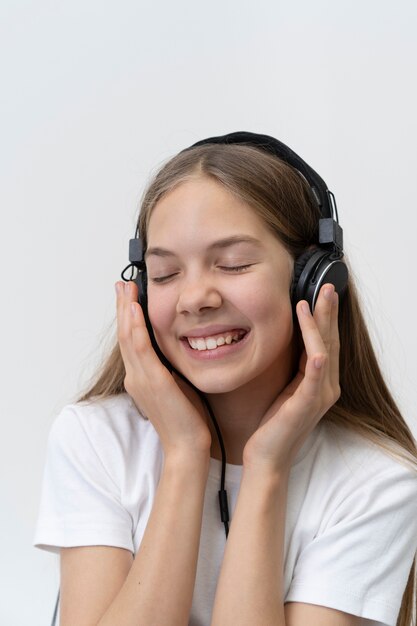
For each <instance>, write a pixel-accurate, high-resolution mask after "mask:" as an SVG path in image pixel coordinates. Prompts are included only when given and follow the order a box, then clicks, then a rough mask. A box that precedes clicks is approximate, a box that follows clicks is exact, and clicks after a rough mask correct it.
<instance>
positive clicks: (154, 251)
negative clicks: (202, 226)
mask: <svg viewBox="0 0 417 626" xmlns="http://www.w3.org/2000/svg"><path fill="white" fill-rule="evenodd" d="M237 243H251V244H253V245H255V246H257V247H258V248H261V247H262V242H261V241H259V239H256V237H251V236H250V235H231V236H230V237H225V238H224V239H218V240H217V241H213V243H211V244H210V245H209V246H208V248H207V249H208V250H217V249H222V248H228V247H229V246H234V245H236V244H237ZM150 256H159V257H171V256H175V253H174V252H172V251H171V250H167V249H166V248H156V247H154V248H148V249H147V251H146V252H145V259H147V258H148V257H150Z"/></svg>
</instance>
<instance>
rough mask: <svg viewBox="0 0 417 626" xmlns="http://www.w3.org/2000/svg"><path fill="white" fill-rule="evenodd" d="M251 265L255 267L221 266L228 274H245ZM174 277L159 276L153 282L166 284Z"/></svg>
mask: <svg viewBox="0 0 417 626" xmlns="http://www.w3.org/2000/svg"><path fill="white" fill-rule="evenodd" d="M251 265H253V263H250V264H249V265H233V266H231V267H228V266H222V265H219V267H220V269H221V270H226V272H236V273H237V272H243V270H246V269H247V268H248V267H251ZM172 276H176V273H174V274H169V275H168V276H158V277H156V278H151V279H150V280H151V282H153V283H163V282H166V281H167V280H168V279H170V278H172Z"/></svg>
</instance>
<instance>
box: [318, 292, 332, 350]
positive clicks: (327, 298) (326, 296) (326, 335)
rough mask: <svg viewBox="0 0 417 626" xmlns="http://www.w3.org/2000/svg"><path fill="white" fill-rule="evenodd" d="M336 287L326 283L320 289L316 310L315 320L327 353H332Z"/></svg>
mask: <svg viewBox="0 0 417 626" xmlns="http://www.w3.org/2000/svg"><path fill="white" fill-rule="evenodd" d="M333 293H334V285H332V284H331V283H326V284H325V285H323V286H322V288H321V289H320V293H319V296H318V298H317V304H316V306H315V308H314V314H313V318H314V320H315V322H316V324H317V328H318V329H319V331H320V334H321V336H322V339H323V342H324V345H325V346H326V350H327V352H329V351H330V343H331V336H330V329H331V316H332V303H333Z"/></svg>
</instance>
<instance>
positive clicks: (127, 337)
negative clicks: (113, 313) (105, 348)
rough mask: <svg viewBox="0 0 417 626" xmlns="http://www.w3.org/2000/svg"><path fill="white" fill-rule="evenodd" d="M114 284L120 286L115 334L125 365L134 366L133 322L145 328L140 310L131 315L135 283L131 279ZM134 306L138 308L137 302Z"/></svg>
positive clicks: (135, 356) (135, 354)
mask: <svg viewBox="0 0 417 626" xmlns="http://www.w3.org/2000/svg"><path fill="white" fill-rule="evenodd" d="M116 285H119V286H120V287H119V290H118V292H117V335H118V340H119V345H120V350H121V352H122V356H123V360H124V362H125V366H128V365H131V366H134V367H135V362H136V360H137V351H136V348H135V345H134V340H133V322H134V321H135V326H136V327H145V329H146V325H145V322H144V320H143V314H142V311H141V310H139V311H138V314H137V316H134V315H133V311H132V304H134V305H135V302H136V293H135V289H136V291H137V287H136V285H135V284H134V283H133V282H132V281H129V282H128V283H120V282H118V283H116ZM135 306H136V307H137V308H138V309H140V305H139V304H137V305H135ZM141 316H142V320H141ZM136 334H137V333H136ZM142 334H143V333H142ZM146 334H147V333H146Z"/></svg>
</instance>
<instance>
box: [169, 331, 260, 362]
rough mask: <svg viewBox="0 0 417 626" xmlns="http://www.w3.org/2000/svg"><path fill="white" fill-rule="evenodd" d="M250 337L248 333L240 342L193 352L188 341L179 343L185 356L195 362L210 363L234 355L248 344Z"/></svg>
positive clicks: (184, 340)
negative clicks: (188, 356)
mask: <svg viewBox="0 0 417 626" xmlns="http://www.w3.org/2000/svg"><path fill="white" fill-rule="evenodd" d="M249 335H250V331H249V332H247V333H246V335H245V336H244V337H243V339H241V340H240V341H238V342H236V343H230V344H225V345H223V346H218V347H217V348H214V350H193V348H192V347H191V346H190V344H189V343H188V339H182V340H181V343H182V345H183V346H184V350H185V351H186V353H187V354H189V355H190V357H191V358H193V359H195V360H196V361H212V360H215V359H222V358H223V357H225V356H228V355H229V354H235V353H236V352H239V351H240V350H241V349H242V348H244V347H245V345H246V344H247V342H248V338H249Z"/></svg>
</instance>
